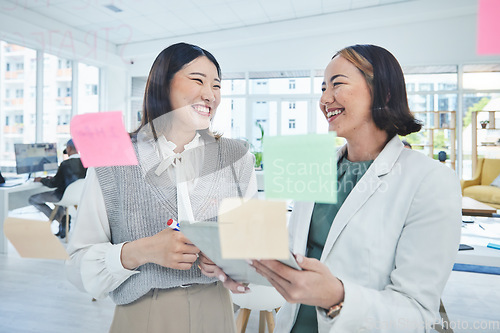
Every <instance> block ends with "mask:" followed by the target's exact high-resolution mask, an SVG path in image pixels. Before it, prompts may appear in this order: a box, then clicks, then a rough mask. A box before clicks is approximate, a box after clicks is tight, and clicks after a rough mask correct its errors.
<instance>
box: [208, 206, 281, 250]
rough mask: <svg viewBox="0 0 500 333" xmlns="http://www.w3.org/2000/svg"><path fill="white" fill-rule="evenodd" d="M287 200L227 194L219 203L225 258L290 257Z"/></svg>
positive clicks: (221, 238) (220, 232)
mask: <svg viewBox="0 0 500 333" xmlns="http://www.w3.org/2000/svg"><path fill="white" fill-rule="evenodd" d="M286 213H287V209H286V202H285V201H266V200H256V199H252V200H248V201H243V200H242V199H241V198H226V199H224V200H222V202H221V204H220V205H219V221H218V225H219V237H220V247H221V255H222V258H224V259H250V258H255V259H288V258H289V256H290V253H289V250H288V231H287V228H286Z"/></svg>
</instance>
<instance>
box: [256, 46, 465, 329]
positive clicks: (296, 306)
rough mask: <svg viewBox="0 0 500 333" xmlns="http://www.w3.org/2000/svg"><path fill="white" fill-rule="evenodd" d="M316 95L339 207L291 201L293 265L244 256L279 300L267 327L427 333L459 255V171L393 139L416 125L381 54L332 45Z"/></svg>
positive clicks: (401, 85) (397, 76) (394, 68)
mask: <svg viewBox="0 0 500 333" xmlns="http://www.w3.org/2000/svg"><path fill="white" fill-rule="evenodd" d="M322 91H323V93H322V96H321V99H320V108H321V110H322V112H323V115H324V116H325V118H326V120H327V121H328V123H329V130H330V131H336V132H337V135H338V136H340V137H344V138H345V139H346V141H347V144H346V145H345V146H343V147H342V148H341V149H340V150H339V151H338V154H337V156H338V170H339V171H338V193H339V204H338V205H325V204H318V203H316V204H315V203H311V202H297V203H296V204H295V207H294V210H293V213H292V216H291V218H290V224H289V230H290V237H291V244H292V246H293V251H294V253H296V259H297V261H298V262H299V264H300V266H301V267H302V269H303V270H302V271H298V270H294V269H292V268H289V267H288V266H285V265H283V264H281V263H279V262H278V261H273V260H261V261H257V260H254V261H253V262H252V265H253V267H255V268H256V270H257V271H258V272H259V273H261V274H262V275H263V276H265V277H266V278H267V279H268V280H269V281H270V282H271V283H272V284H273V286H274V287H275V288H276V289H277V290H278V291H279V292H280V293H281V294H282V295H283V296H284V297H285V299H286V300H287V303H286V305H285V306H284V307H283V308H282V309H281V310H280V311H279V313H278V318H277V326H276V332H308V333H309V332H426V331H429V330H430V328H431V326H432V324H433V323H435V321H436V320H437V318H438V315H439V314H438V309H439V300H440V297H441V293H442V291H443V288H444V286H445V284H446V281H447V279H448V276H449V274H450V272H451V269H452V267H453V262H454V260H455V256H456V253H457V251H458V244H459V240H460V229H461V191H460V186H459V180H458V177H457V175H456V174H455V172H453V170H451V169H449V168H447V167H446V166H444V165H443V164H440V163H438V162H437V161H434V160H432V159H430V158H428V157H426V156H425V155H423V154H421V153H419V152H417V151H413V150H410V149H403V144H402V143H401V140H400V139H399V138H398V135H403V136H404V135H408V134H410V133H412V132H418V131H419V130H420V128H421V125H420V123H419V122H418V121H416V120H415V119H414V117H413V115H412V114H411V113H410V110H409V108H408V102H407V96H406V89H405V82H404V77H403V73H402V70H401V67H400V65H399V63H398V62H397V60H396V59H395V58H394V56H393V55H392V54H391V53H390V52H388V51H387V50H385V49H383V48H381V47H378V46H374V45H354V46H350V47H347V48H345V49H343V50H341V51H339V52H338V53H337V54H335V56H334V57H333V58H332V60H331V61H330V63H329V64H328V66H327V67H326V69H325V77H324V82H323V85H322ZM353 170H354V171H353Z"/></svg>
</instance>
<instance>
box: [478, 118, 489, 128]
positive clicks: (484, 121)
mask: <svg viewBox="0 0 500 333" xmlns="http://www.w3.org/2000/svg"><path fill="white" fill-rule="evenodd" d="M479 123H480V124H481V128H486V125H488V124H489V123H490V121H489V120H481V121H480V122H479Z"/></svg>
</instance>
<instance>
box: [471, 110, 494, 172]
mask: <svg viewBox="0 0 500 333" xmlns="http://www.w3.org/2000/svg"><path fill="white" fill-rule="evenodd" d="M480 113H487V114H488V121H489V123H488V124H486V127H485V128H483V127H482V126H481V125H480V124H479V121H478V119H477V118H478V115H479V114H480ZM497 113H500V110H496V111H475V112H472V117H471V127H472V152H471V160H472V174H474V173H475V172H476V167H477V157H478V149H477V147H478V146H480V145H481V146H484V147H486V146H488V147H492V148H497V149H498V150H499V151H500V142H499V141H498V140H500V133H499V132H500V125H497V124H496V122H495V116H496V115H497ZM479 131H486V133H487V135H486V138H488V133H491V136H490V138H491V139H494V140H487V141H483V142H481V143H480V144H478V142H477V141H478V140H477V137H478V133H479Z"/></svg>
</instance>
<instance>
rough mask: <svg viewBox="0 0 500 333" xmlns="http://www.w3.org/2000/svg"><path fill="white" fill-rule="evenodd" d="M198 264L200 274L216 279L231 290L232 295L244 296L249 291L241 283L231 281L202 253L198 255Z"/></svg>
mask: <svg viewBox="0 0 500 333" xmlns="http://www.w3.org/2000/svg"><path fill="white" fill-rule="evenodd" d="M199 262H200V266H199V268H200V270H201V272H202V273H203V274H204V275H206V276H208V277H217V278H218V279H219V280H220V281H221V282H222V283H223V285H224V287H226V288H227V289H229V290H231V292H232V293H233V294H244V293H247V292H249V291H250V288H248V287H247V286H246V285H244V284H243V283H239V282H236V281H234V280H233V279H231V278H230V277H229V276H227V275H226V273H224V271H223V270H222V269H221V268H220V267H219V266H217V265H216V264H215V263H214V262H213V261H212V260H210V258H208V257H207V256H206V255H205V254H204V253H203V252H200V253H199Z"/></svg>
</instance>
